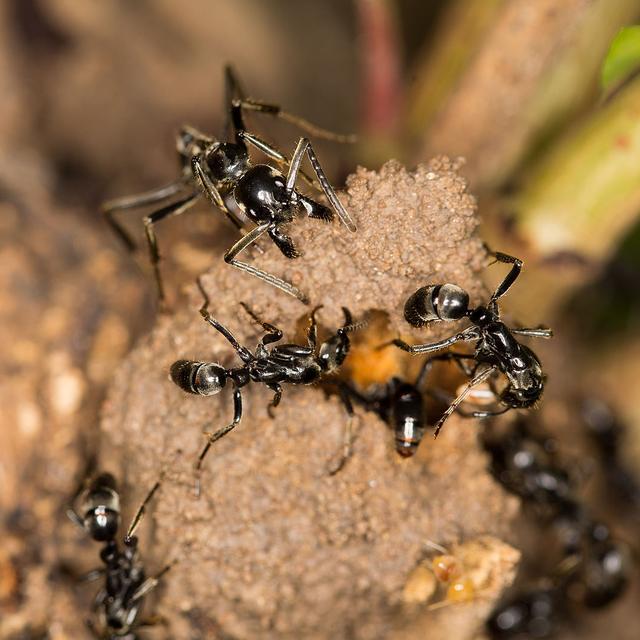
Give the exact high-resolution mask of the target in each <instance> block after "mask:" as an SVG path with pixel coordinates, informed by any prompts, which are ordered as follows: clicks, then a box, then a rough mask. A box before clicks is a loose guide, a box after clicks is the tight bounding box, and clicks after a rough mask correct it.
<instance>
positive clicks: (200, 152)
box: [103, 67, 356, 304]
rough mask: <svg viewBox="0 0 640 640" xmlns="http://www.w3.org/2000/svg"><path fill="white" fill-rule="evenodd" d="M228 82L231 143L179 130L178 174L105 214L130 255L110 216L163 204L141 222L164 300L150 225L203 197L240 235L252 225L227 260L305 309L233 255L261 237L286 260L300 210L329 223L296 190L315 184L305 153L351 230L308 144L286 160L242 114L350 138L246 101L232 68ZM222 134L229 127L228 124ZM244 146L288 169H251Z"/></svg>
mask: <svg viewBox="0 0 640 640" xmlns="http://www.w3.org/2000/svg"><path fill="white" fill-rule="evenodd" d="M225 80H226V82H225V85H226V105H225V108H226V109H227V110H228V117H229V118H230V122H231V125H232V129H233V141H227V142H221V141H219V140H217V139H216V138H214V137H212V136H209V135H206V134H204V133H202V132H200V131H198V130H196V129H194V128H193V127H188V126H185V127H183V128H182V129H181V131H180V133H179V135H178V138H177V150H178V155H179V159H180V163H181V167H182V172H181V175H180V177H179V178H178V179H177V180H174V181H173V182H171V183H169V184H168V185H166V186H164V187H161V188H159V189H155V190H153V191H149V192H147V193H142V194H139V195H134V196H129V197H125V198H120V199H118V200H111V201H110V202H107V203H105V204H104V205H103V212H104V214H105V216H106V218H107V221H108V223H109V224H110V225H111V227H112V228H113V229H114V231H115V232H116V233H117V235H118V236H119V237H120V238H121V239H122V240H123V242H124V243H125V244H126V246H127V247H128V248H129V249H130V250H133V249H135V247H136V245H135V242H134V241H133V239H132V238H131V237H130V235H129V234H128V233H127V232H126V231H125V230H124V228H123V227H122V226H121V225H120V224H119V223H118V222H117V221H116V220H115V218H114V213H115V212H116V211H125V210H131V209H139V208H140V207H144V206H148V205H160V204H161V203H165V204H164V205H163V206H161V207H160V208H159V209H157V210H156V211H154V212H152V213H150V214H149V215H147V216H145V218H144V226H145V234H146V239H147V243H148V246H149V254H150V259H151V264H152V265H153V269H154V275H155V280H156V285H157V289H158V297H159V298H160V301H161V302H162V301H163V300H164V289H163V285H162V278H161V275H160V270H159V264H158V263H159V260H160V253H159V250H158V242H157V239H156V234H155V231H154V228H153V227H154V225H155V224H156V223H157V222H160V220H163V219H164V218H167V217H170V216H177V215H179V214H181V213H183V212H184V211H186V210H187V209H189V208H191V207H192V206H193V205H194V204H195V203H196V202H197V201H198V199H199V198H200V197H201V196H202V195H204V196H205V197H206V198H207V199H208V200H209V201H210V202H211V203H212V204H213V205H214V206H215V207H217V208H218V209H220V210H221V211H222V212H223V213H224V214H225V215H226V217H227V218H228V219H229V220H230V221H231V222H232V223H233V224H234V225H235V226H236V227H237V228H238V229H239V230H242V229H244V228H245V226H246V224H247V223H253V224H255V225H256V226H255V227H254V228H253V229H251V231H249V232H248V233H246V234H245V235H243V236H242V237H241V238H240V239H239V240H238V241H237V242H236V243H235V244H234V245H233V246H232V247H231V248H230V249H229V250H228V251H227V252H226V253H225V255H224V260H225V262H227V263H228V264H231V265H233V266H234V267H237V268H238V269H241V270H242V271H245V272H247V273H250V274H251V275H254V276H256V277H257V278H260V279H261V280H263V281H264V282H267V283H269V284H271V285H273V286H275V287H277V288H278V289H280V290H282V291H284V292H285V293H288V294H289V295H292V296H294V297H295V298H298V300H300V301H301V302H304V303H305V304H306V303H307V299H306V297H305V296H304V294H303V293H302V292H300V291H299V290H298V289H297V288H296V287H294V286H293V285H292V284H290V283H288V282H285V281H284V280H282V279H280V278H278V277H277V276H274V275H272V274H270V273H267V272H265V271H263V270H261V269H258V268H257V267H254V266H252V265H250V264H247V263H245V262H240V261H239V260H237V259H236V257H237V256H238V254H240V253H241V252H242V251H244V250H245V249H246V248H247V247H249V246H250V245H252V244H253V243H254V242H256V240H258V238H260V237H261V236H262V235H263V234H265V233H267V234H268V235H269V236H270V238H271V240H272V241H273V242H274V244H275V245H276V246H277V247H278V249H280V251H281V252H282V254H283V255H284V256H285V257H286V258H290V259H293V258H296V257H298V256H299V255H300V254H299V251H298V249H297V247H296V246H295V245H294V243H293V241H292V240H291V238H290V237H289V236H288V235H286V233H285V232H284V230H283V229H284V227H285V226H286V225H288V224H289V223H291V222H293V220H294V215H295V214H296V213H297V212H304V213H305V214H306V215H307V216H309V217H310V218H318V219H320V220H325V221H330V220H332V219H333V212H332V210H331V209H329V208H328V207H326V206H324V205H322V204H320V203H319V202H316V201H315V200H312V199H311V198H309V197H307V196H305V195H303V194H301V193H300V192H298V191H297V190H296V188H295V186H296V181H297V179H298V175H300V176H302V177H303V178H304V179H305V180H306V181H307V182H309V183H311V184H312V185H313V186H317V185H316V184H315V183H314V182H313V181H312V180H310V179H309V178H308V177H307V176H306V175H305V174H304V172H302V171H301V170H300V165H301V163H302V160H303V159H304V155H305V154H306V155H307V157H308V158H309V161H310V162H311V166H312V167H313V170H314V172H315V174H316V176H317V177H318V181H319V183H320V188H321V189H322V191H323V192H324V195H325V196H326V198H327V200H328V201H329V204H330V205H331V207H332V208H333V210H334V211H335V212H336V213H337V215H338V217H339V218H340V220H341V221H342V223H343V224H344V225H345V226H346V227H347V228H348V229H349V231H352V232H353V231H355V230H356V227H355V224H354V223H353V221H352V219H351V217H350V216H349V214H348V213H347V211H346V210H345V208H344V206H343V205H342V203H341V202H340V200H339V199H338V196H337V195H336V193H335V191H334V189H333V187H332V186H331V185H330V184H329V181H328V180H327V177H326V175H325V173H324V171H323V170H322V167H321V166H320V163H319V161H318V158H317V156H316V154H315V151H314V150H313V147H312V146H311V143H310V142H309V140H308V139H307V138H304V137H303V138H300V140H299V141H298V144H297V146H296V149H295V151H294V153H293V156H292V158H291V159H289V158H288V157H287V156H286V155H284V154H283V153H282V152H280V151H279V150H278V149H276V148H275V147H274V146H272V145H270V144H269V143H267V142H265V141H264V140H261V139H260V138H258V137H257V136H255V135H254V134H252V133H249V132H248V131H247V130H246V127H245V124H244V120H243V112H244V111H257V112H260V113H265V114H268V115H271V116H275V117H278V118H282V119H284V120H286V121H288V122H291V123H293V124H295V125H297V126H298V127H300V128H301V129H303V130H306V131H307V132H308V133H310V134H311V135H315V136H316V137H323V138H326V139H332V140H335V141H338V142H347V141H352V137H351V136H340V135H338V134H334V133H331V132H328V131H325V130H324V129H321V128H319V127H316V126H315V125H312V124H311V123H309V122H307V121H306V120H303V119H302V118H298V117H297V116H293V115H292V114H289V113H287V112H286V111H283V110H282V109H281V108H280V107H279V106H277V105H272V104H267V103H265V102H261V101H258V100H252V99H248V98H246V97H245V96H244V94H243V92H242V90H241V88H240V84H239V82H238V80H237V79H236V77H235V75H234V73H233V71H232V70H231V68H229V67H227V68H226V69H225ZM226 129H227V130H228V129H229V124H227V126H226ZM249 146H251V147H254V148H255V149H258V150H259V151H261V152H262V153H264V154H265V155H266V156H268V157H269V158H271V159H272V160H274V161H275V162H276V163H278V164H279V165H280V166H281V167H288V170H287V172H286V175H285V174H284V173H282V172H281V171H279V170H278V169H276V168H275V167H273V166H271V165H269V164H253V163H252V162H251V159H250V157H249ZM177 196H180V197H179V199H177V200H174V201H173V202H169V201H170V200H171V199H174V198H175V197H177Z"/></svg>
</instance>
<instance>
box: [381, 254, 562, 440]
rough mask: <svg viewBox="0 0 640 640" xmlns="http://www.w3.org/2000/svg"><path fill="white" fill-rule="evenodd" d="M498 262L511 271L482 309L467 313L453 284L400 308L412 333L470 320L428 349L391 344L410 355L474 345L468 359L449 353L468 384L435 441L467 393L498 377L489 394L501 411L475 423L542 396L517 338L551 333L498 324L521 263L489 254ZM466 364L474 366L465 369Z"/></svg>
mask: <svg viewBox="0 0 640 640" xmlns="http://www.w3.org/2000/svg"><path fill="white" fill-rule="evenodd" d="M493 256H494V257H495V258H496V260H497V261H499V262H504V263H507V264H511V265H512V266H511V270H510V271H509V273H508V274H507V276H506V277H505V278H504V280H503V281H502V282H501V283H500V284H499V285H498V287H497V289H496V290H495V291H494V293H493V295H492V296H491V298H490V299H489V302H488V303H487V304H486V305H480V306H478V307H475V308H470V307H469V294H468V293H467V292H466V291H465V290H464V289H462V288H460V287H458V286H457V285H454V284H438V285H429V286H425V287H421V288H420V289H418V290H417V291H416V292H415V293H414V294H412V295H411V296H410V297H409V298H408V300H407V302H406V304H405V308H404V316H405V319H406V320H407V322H408V323H409V324H411V325H413V326H414V327H422V326H425V325H426V324H428V323H429V322H438V321H444V322H450V321H454V320H460V319H462V318H465V317H466V318H469V320H470V321H471V323H472V326H470V327H468V328H467V329H464V330H462V331H461V332H459V333H456V334H455V335H453V336H451V337H450V338H447V339H445V340H440V341H439V342H433V343H431V344H419V345H413V346H411V345H409V344H407V343H406V342H403V341H402V340H394V341H393V344H395V345H396V346H398V347H400V348H401V349H402V350H404V351H408V352H410V353H414V354H415V353H433V352H434V351H439V350H440V349H444V348H446V347H450V346H451V345H453V344H455V343H457V342H473V341H475V342H476V347H475V353H474V354H473V355H467V354H460V353H449V354H448V357H450V358H451V359H454V360H455V361H456V362H457V363H458V364H459V365H460V366H461V368H462V369H463V371H464V372H465V374H466V375H468V376H469V378H470V380H469V382H468V384H467V385H466V386H465V388H464V389H463V390H462V392H461V393H460V394H459V395H458V397H457V398H455V399H454V400H453V402H452V403H451V404H450V405H449V407H448V408H447V410H446V411H445V412H444V414H443V415H442V417H441V418H440V420H439V421H438V423H437V424H436V426H435V435H436V436H437V435H438V433H439V432H440V429H441V428H442V425H443V424H444V422H445V420H446V419H447V418H448V417H449V416H450V415H451V414H452V413H453V412H454V411H455V410H456V409H457V408H458V406H459V405H460V404H461V403H462V401H463V400H464V398H465V397H466V396H467V394H468V393H469V392H470V391H471V389H472V388H473V387H474V386H476V385H478V384H480V383H482V382H484V381H485V380H487V379H489V378H491V377H492V376H493V375H494V374H495V373H496V372H501V373H502V374H504V375H505V376H506V378H507V381H508V384H507V386H506V387H505V388H504V389H503V390H502V391H500V392H498V391H497V390H496V389H495V388H493V380H491V381H490V384H492V389H493V391H494V393H495V395H496V397H497V399H498V401H499V402H500V403H501V404H502V405H503V406H502V408H500V409H498V410H496V411H476V412H473V414H472V415H473V416H475V417H488V416H491V415H497V414H500V413H504V412H505V411H508V410H509V409H515V408H527V407H531V406H533V405H534V404H535V403H536V402H537V401H538V400H539V399H540V397H541V396H542V391H543V389H544V380H545V376H544V375H543V372H542V365H541V364H540V361H539V360H538V357H537V356H536V354H535V353H534V352H533V351H532V350H531V349H529V348H528V347H526V346H525V345H523V344H521V343H520V342H519V341H518V340H517V339H516V337H515V336H516V335H521V336H531V337H537V338H550V337H551V336H552V335H553V334H552V332H551V330H550V329H546V328H544V327H538V328H534V329H512V328H510V327H508V326H507V325H506V324H505V323H504V322H502V320H501V319H500V309H499V307H498V300H499V299H500V298H501V297H502V296H503V295H504V294H505V293H506V292H507V291H508V290H509V288H510V287H511V285H512V284H513V283H514V282H515V281H516V279H517V278H518V276H519V275H520V271H521V269H522V261H521V260H519V259H518V258H514V257H513V256H509V255H507V254H505V253H499V252H496V253H493ZM465 360H473V361H474V364H473V366H468V363H467V364H466V363H465V362H464V361H465Z"/></svg>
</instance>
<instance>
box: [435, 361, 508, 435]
mask: <svg viewBox="0 0 640 640" xmlns="http://www.w3.org/2000/svg"><path fill="white" fill-rule="evenodd" d="M494 371H496V367H495V366H493V367H488V368H487V369H483V370H482V371H481V372H480V373H478V374H476V375H475V376H474V377H473V378H472V379H471V380H469V382H468V383H467V384H466V386H465V388H464V389H463V390H462V391H461V392H460V393H459V395H458V397H457V398H455V400H454V401H453V402H452V403H451V404H450V405H449V406H448V407H447V410H446V411H445V412H444V413H443V414H442V417H441V418H440V419H439V420H438V422H436V424H435V432H434V434H433V437H434V438H437V437H438V434H439V433H440V429H442V425H443V424H444V423H445V421H446V420H447V418H448V417H449V416H450V415H451V414H452V413H453V412H454V411H455V410H456V409H457V408H458V405H460V404H461V403H462V401H463V400H464V399H465V398H466V396H467V394H468V393H469V391H471V389H473V387H475V386H476V385H478V384H480V383H481V382H484V381H485V380H486V379H487V378H488V377H489V376H491V375H492V374H493V372H494Z"/></svg>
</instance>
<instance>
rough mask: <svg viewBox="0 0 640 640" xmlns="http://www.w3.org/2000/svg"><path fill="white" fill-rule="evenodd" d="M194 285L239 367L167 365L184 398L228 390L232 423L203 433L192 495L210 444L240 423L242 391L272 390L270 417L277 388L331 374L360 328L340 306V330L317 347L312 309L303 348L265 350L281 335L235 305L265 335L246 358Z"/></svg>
mask: <svg viewBox="0 0 640 640" xmlns="http://www.w3.org/2000/svg"><path fill="white" fill-rule="evenodd" d="M198 286H199V288H200V291H201V293H202V295H203V297H204V302H203V305H202V307H201V308H200V314H201V315H202V317H203V318H204V320H205V322H207V323H209V324H210V325H211V326H212V327H213V328H214V329H215V330H216V331H218V332H219V333H221V334H222V336H223V337H224V338H226V340H227V341H228V342H229V344H231V346H232V347H233V348H234V349H235V350H236V353H237V354H238V356H239V357H240V359H241V360H242V362H243V364H242V366H240V367H233V368H229V369H227V368H225V367H223V366H222V365H220V364H217V363H214V362H196V361H193V360H178V361H176V362H174V363H173V365H172V366H171V370H170V375H171V379H172V380H173V382H174V383H175V384H177V385H178V386H179V387H180V388H181V389H182V390H183V391H186V392H188V393H193V394H197V395H201V396H211V395H215V394H217V393H219V392H220V391H222V389H223V388H224V386H225V385H226V383H227V380H229V381H230V382H231V384H232V385H233V407H234V411H233V420H232V422H230V423H229V424H228V425H226V426H224V427H222V428H221V429H218V430H217V431H215V432H213V433H209V434H208V439H207V443H206V445H205V446H204V448H203V449H202V451H201V453H200V455H199V456H198V459H197V462H196V465H195V469H196V474H197V475H198V479H197V481H196V495H199V493H200V481H199V475H200V472H201V469H202V463H203V461H204V458H205V456H206V455H207V453H208V452H209V449H210V448H211V445H212V444H213V443H214V442H216V441H217V440H219V439H220V438H222V437H223V436H225V435H226V434H227V433H229V432H230V431H231V430H232V429H234V428H235V427H236V426H237V425H238V424H239V423H240V421H241V420H242V391H241V390H242V387H245V386H247V385H248V384H250V383H253V382H258V383H262V384H264V385H266V386H267V387H268V388H269V389H271V391H273V399H272V400H271V403H270V404H269V405H268V408H267V411H268V413H269V416H270V417H271V418H273V409H275V407H277V406H278V404H280V399H281V397H282V384H283V383H286V384H305V385H308V384H313V383H314V382H318V381H319V380H320V379H321V378H323V377H324V376H326V375H328V374H331V373H334V372H336V371H337V369H338V368H339V367H340V366H341V365H342V363H343V362H344V360H345V358H346V357H347V354H348V352H349V348H350V346H351V342H350V339H349V333H351V332H352V331H355V330H357V329H359V328H361V327H362V326H363V324H364V323H362V322H360V323H354V322H353V318H352V316H351V312H350V311H349V310H348V309H347V308H346V307H342V312H343V314H344V324H343V326H342V327H340V328H339V329H338V330H337V331H336V332H335V334H334V335H333V336H331V337H330V338H329V339H328V340H327V341H325V342H323V343H322V344H321V345H320V347H319V348H317V331H318V329H317V321H316V313H317V312H318V310H319V309H321V308H322V307H321V306H318V307H316V308H315V309H313V311H312V312H311V315H310V323H309V328H308V330H307V344H306V345H300V344H279V345H277V346H274V347H271V348H269V347H268V345H270V344H274V343H276V342H279V341H280V340H281V339H282V336H283V334H282V331H281V330H280V329H278V328H277V327H276V326H274V325H272V324H269V323H268V322H264V321H263V320H261V319H260V318H259V317H258V316H257V314H256V313H255V312H254V311H253V310H252V309H251V308H250V307H249V306H248V305H247V304H245V303H244V302H241V303H240V305H241V306H242V308H243V309H244V310H245V311H246V312H247V313H248V314H249V316H250V317H251V319H252V320H253V321H254V322H256V323H257V324H259V325H260V326H261V327H262V328H263V329H264V330H265V332H266V335H264V336H263V338H262V339H261V340H260V342H259V343H258V345H257V347H256V349H255V353H251V351H250V350H249V349H247V347H244V346H242V345H241V344H240V343H239V342H238V341H237V340H236V338H235V337H234V336H233V335H232V333H231V332H230V331H229V330H228V329H227V328H226V327H225V326H224V325H222V324H221V323H220V322H218V321H217V320H216V319H215V318H214V317H213V316H212V315H211V314H210V313H209V310H208V309H209V298H208V296H207V294H206V292H205V291H204V289H203V287H202V284H201V282H200V280H198ZM349 440H350V434H349Z"/></svg>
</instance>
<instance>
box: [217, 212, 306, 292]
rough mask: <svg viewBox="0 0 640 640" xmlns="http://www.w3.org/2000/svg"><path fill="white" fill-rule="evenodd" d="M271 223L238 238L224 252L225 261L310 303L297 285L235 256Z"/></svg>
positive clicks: (266, 229) (267, 228)
mask: <svg viewBox="0 0 640 640" xmlns="http://www.w3.org/2000/svg"><path fill="white" fill-rule="evenodd" d="M271 224H272V223H270V222H266V223H264V224H261V225H260V226H258V227H255V229H252V230H251V231H250V232H249V233H247V234H246V235H244V236H242V238H240V240H238V242H236V243H235V244H234V245H233V246H232V247H231V249H229V250H228V251H227V252H226V253H225V254H224V261H225V262H226V263H227V264H231V265H233V266H234V267H236V268H237V269H240V270H241V271H246V272H247V273H250V274H251V275H253V276H255V277H256V278H259V279H260V280H262V281H264V282H266V283H268V284H270V285H272V286H274V287H276V288H277V289H280V291H284V292H285V293H288V294H289V295H290V296H293V297H294V298H297V299H298V300H300V302H302V303H304V304H309V301H308V300H307V297H306V296H305V295H304V294H303V293H302V292H301V291H300V290H299V289H298V288H297V287H294V286H293V285H292V284H290V283H288V282H285V281H284V280H282V279H280V278H278V277H277V276H274V275H272V274H270V273H267V272H266V271H263V270H262V269H258V268H257V267H254V266H252V265H250V264H247V263H246V262H240V261H239V260H236V259H235V257H236V256H237V255H238V254H239V253H240V252H241V251H243V250H244V249H246V248H247V247H248V246H249V245H250V244H252V243H253V242H255V241H256V240H257V239H258V238H259V237H260V236H261V235H262V234H263V233H265V232H266V231H268V230H269V228H270V226H271Z"/></svg>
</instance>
